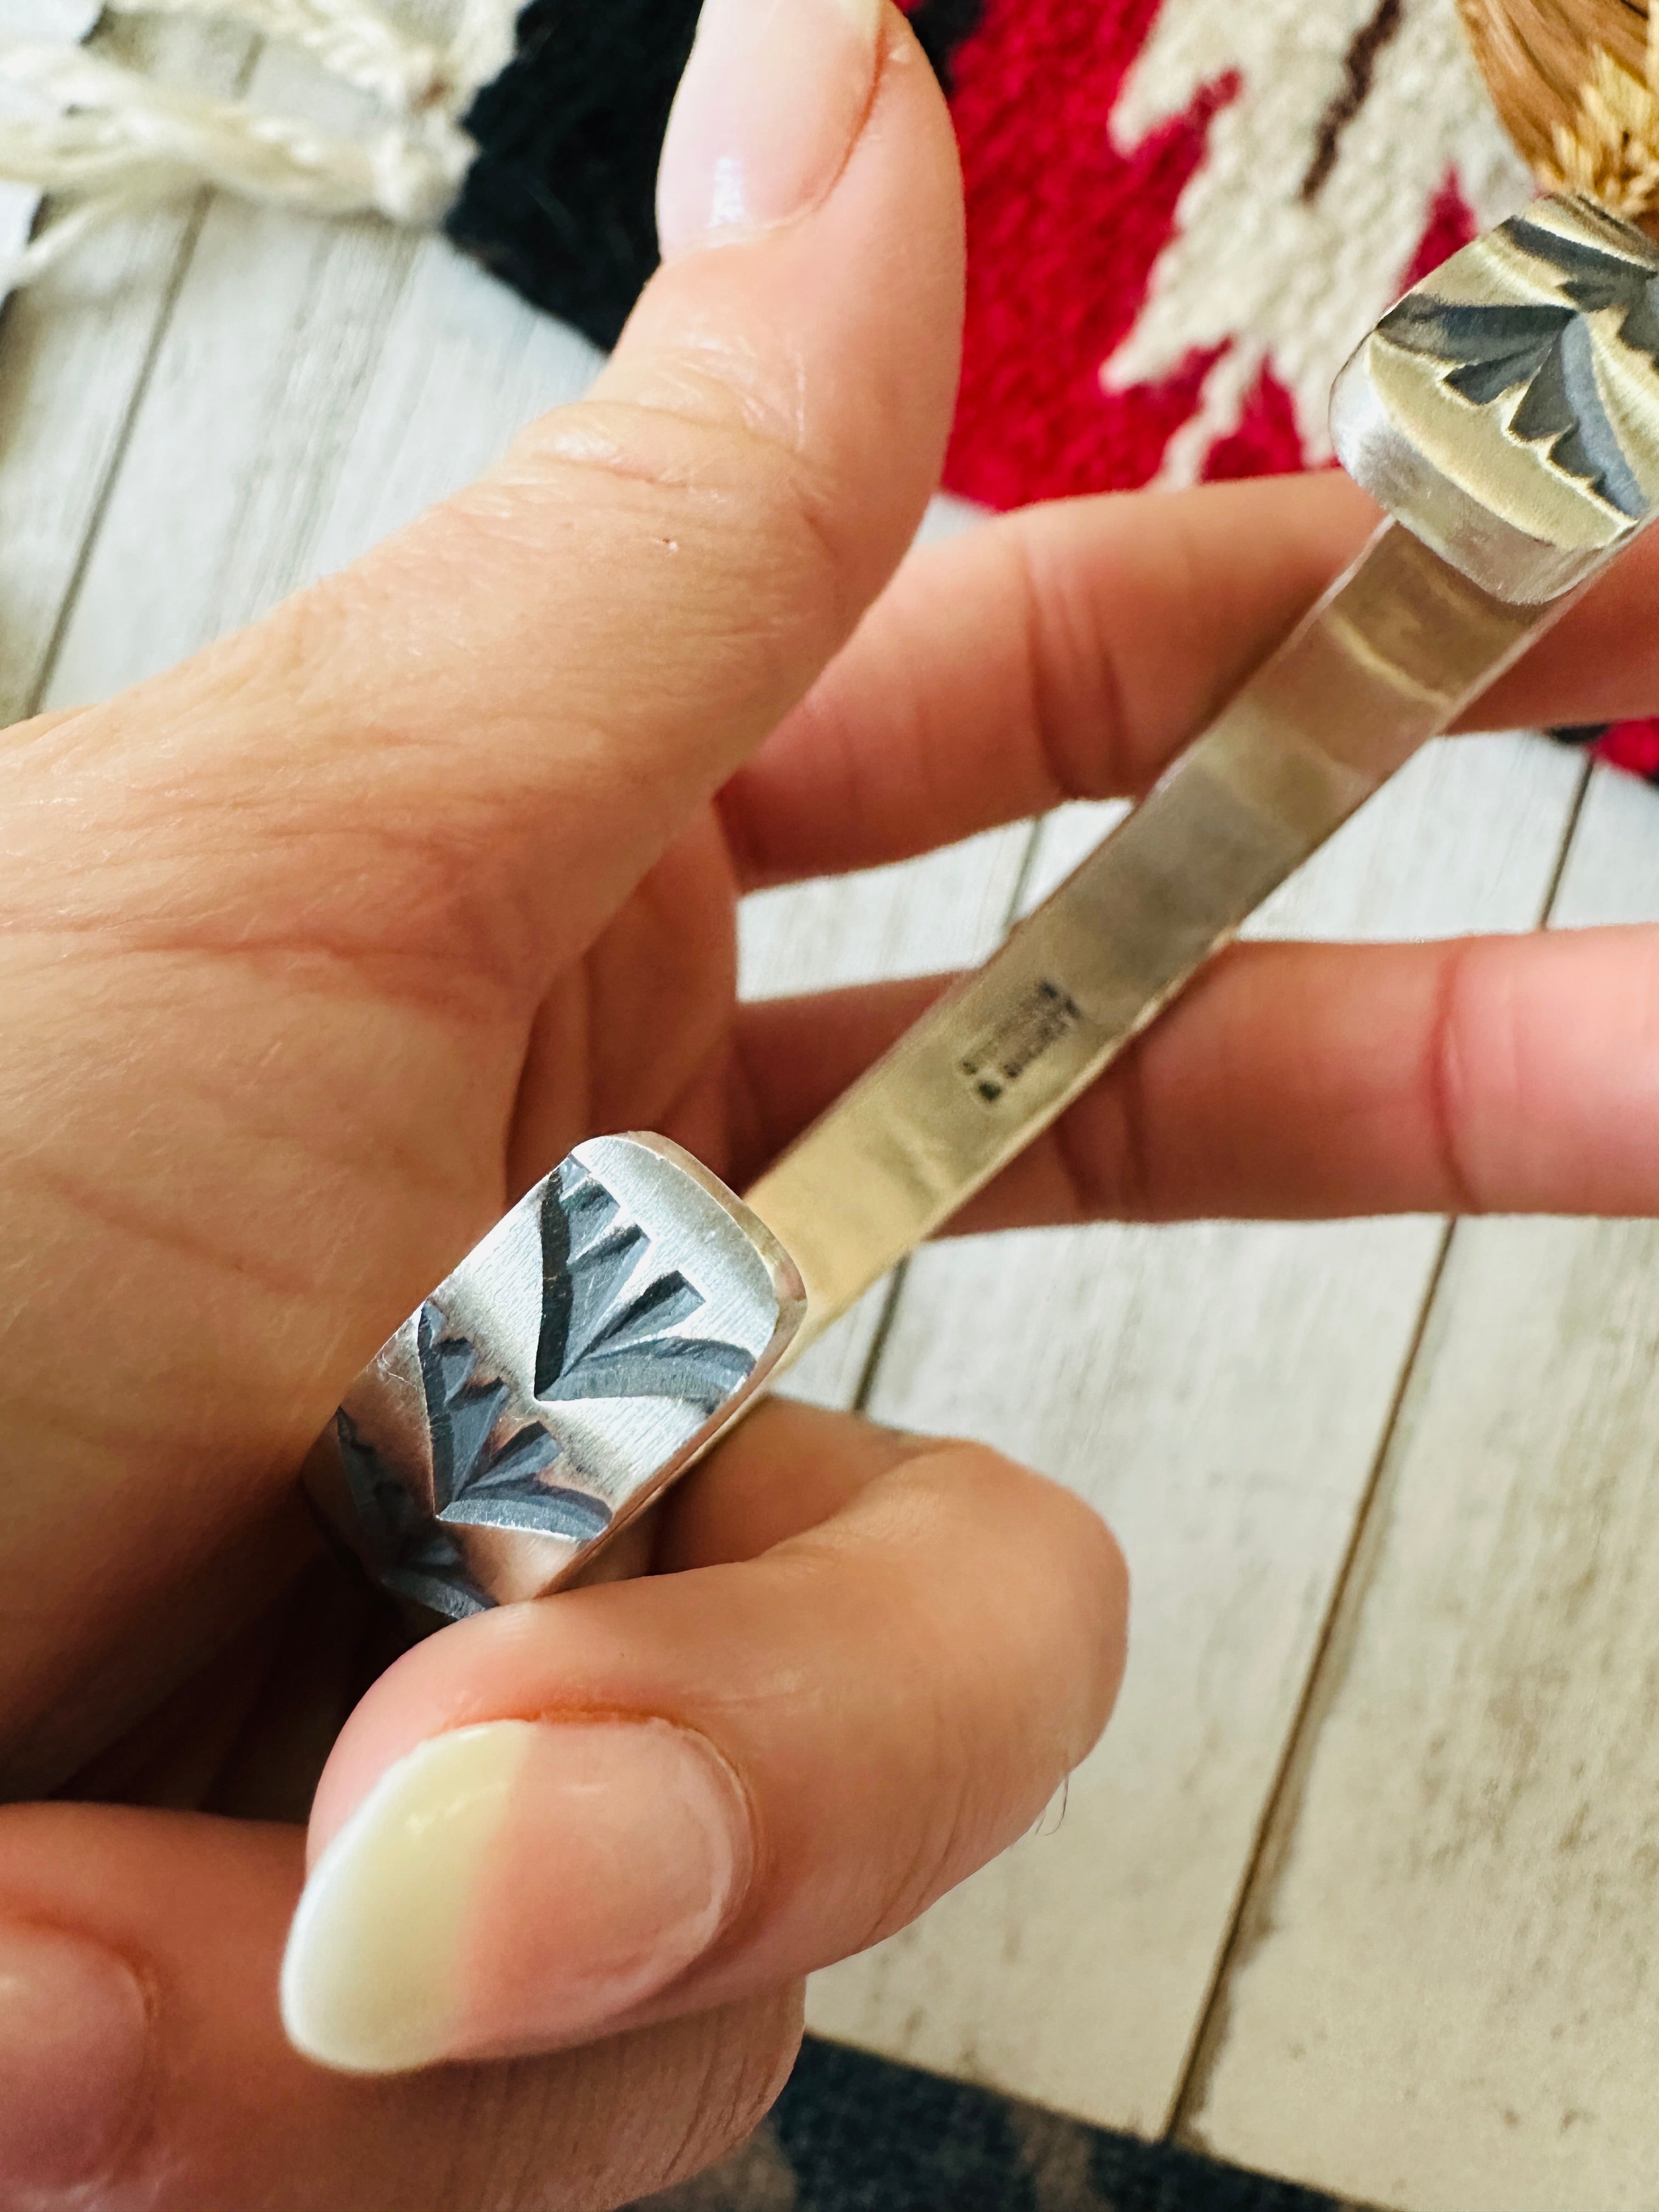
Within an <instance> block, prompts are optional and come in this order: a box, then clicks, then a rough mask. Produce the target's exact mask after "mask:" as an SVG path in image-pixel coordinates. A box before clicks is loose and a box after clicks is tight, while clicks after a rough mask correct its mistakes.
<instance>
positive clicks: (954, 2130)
mask: <svg viewBox="0 0 1659 2212" xmlns="http://www.w3.org/2000/svg"><path fill="white" fill-rule="evenodd" d="M632 2212H1358V2208H1355V2207H1352V2206H1350V2205H1339V2204H1338V2203H1336V2202H1335V2200H1334V2199H1333V2198H1331V2197H1322V2196H1320V2195H1319V2194H1317V2192H1316V2191H1313V2190H1309V2189H1299V2188H1297V2186H1296V2185H1295V2184H1294V2183H1293V2182H1288V2181H1275V2180H1272V2179H1269V2178H1268V2177H1267V2176H1266V2175H1263V2174H1256V2173H1245V2172H1241V2170H1240V2169H1239V2168H1238V2167H1237V2166H1222V2165H1220V2164H1218V2163H1217V2162H1216V2161H1215V2160H1212V2159H1207V2158H1199V2157H1196V2156H1194V2154H1193V2153H1192V2152H1190V2151H1186V2150H1181V2149H1178V2148H1174V2147H1172V2146H1170V2145H1168V2144H1164V2143H1143V2142H1135V2141H1134V2140H1133V2138H1132V2137H1130V2136H1117V2135H1109V2134H1107V2133H1105V2132H1104V2131H1103V2130H1101V2129H1098V2128H1091V2127H1085V2125H1084V2124H1083V2122H1082V2121H1080V2120H1068V2119H1066V2118H1063V2117H1062V2116H1060V2114H1058V2113H1054V2112H1041V2111H1039V2110H1038V2109H1037V2107H1036V2106H1034V2105H1022V2104H1018V2103H1017V2102H1016V2101H1015V2100H1013V2099H1012V2098H1006V2097H994V2096H991V2095H989V2094H987V2092H986V2091H984V2090H983V2089H974V2088H969V2087H965V2086H964V2085H963V2084H962V2083H960V2082H955V2081H936V2080H934V2079H933V2077H932V2076H931V2075H926V2074H919V2073H916V2072H915V2071H914V2070H913V2069H911V2068H909V2067H908V2066H894V2065H890V2064H889V2063H887V2061H886V2060H884V2059H880V2058H870V2057H866V2056H865V2055H864V2054H863V2053H862V2052H860V2051H843V2050H841V2049H838V2048H837V2047H836V2045H834V2044H829V2043H819V2042H816V2041H814V2040H813V2039H811V2037H809V2038H808V2039H807V2041H806V2043H805V2045H804V2046H803V2048H802V2051H801V2055H800V2059H799V2063H798V2064H797V2066H796V2068H795V2070H794V2073H793V2076H792V2077H791V2079H790V2082H789V2086H788V2087H787V2089H786V2090H785V2091H784V2093H783V2094H782V2096H781V2098H780V2099H779V2100H778V2103H777V2106H776V2107H775V2111H774V2112H773V2114H772V2117H771V2118H770V2120H769V2121H768V2123H767V2124H766V2125H765V2126H764V2127H763V2128H762V2129H761V2130H759V2132H758V2133H757V2135H756V2136H754V2137H753V2138H752V2139H751V2140H750V2142H747V2143H746V2144H744V2147H743V2148H742V2149H741V2150H739V2151H738V2152H737V2154H735V2155H734V2156H733V2157H732V2158H730V2159H728V2160H726V2162H725V2164H724V2165H723V2166H720V2167H718V2168H717V2169H716V2170H715V2171H714V2172H712V2173H707V2174H704V2175H703V2176H702V2178H701V2179H699V2180H696V2181H691V2182H687V2183H686V2184H685V2185H684V2186H683V2187H682V2188H679V2189H671V2190H668V2191H665V2193H664V2194H663V2195H661V2196H659V2197H648V2198H647V2199H646V2200H645V2201H644V2202H643V2203H641V2204H638V2205H635V2206H634V2207H633V2208H632Z"/></svg>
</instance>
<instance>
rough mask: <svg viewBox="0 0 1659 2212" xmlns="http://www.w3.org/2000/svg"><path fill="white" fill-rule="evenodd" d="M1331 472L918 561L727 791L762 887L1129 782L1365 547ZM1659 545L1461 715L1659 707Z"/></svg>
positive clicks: (1497, 719) (1129, 503) (1053, 509)
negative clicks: (1656, 602)
mask: <svg viewBox="0 0 1659 2212" xmlns="http://www.w3.org/2000/svg"><path fill="white" fill-rule="evenodd" d="M1376 520H1377V511H1376V507H1374V506H1373V505H1372V503H1371V502H1370V500H1369V499H1368V498H1367V497H1366V496H1365V495H1364V493H1363V492H1361V491H1360V490H1359V489H1358V488H1357V487H1356V486H1355V485H1354V484H1353V483H1351V482H1350V481H1349V480H1348V478H1347V477H1344V476H1341V475H1339V474H1335V473H1330V472H1326V473H1322V474H1319V475H1316V476H1311V477H1278V478H1272V477H1270V478H1265V479H1260V480H1258V481H1256V482H1255V483H1226V484H1206V485H1204V486H1201V487H1200V488H1199V489H1195V490H1192V491H1185V492H1174V493H1171V492H1137V493H1130V494H1127V495H1126V494H1111V495H1105V496H1103V497H1099V498H1094V499H1079V500H1066V501H1055V502H1054V503H1053V504H1051V505H1048V506H1043V507H1027V508H1024V509H1022V510H1020V511H1019V512H1018V513H1013V514H1011V515H1007V516H1005V517H1004V518H1003V519H1002V520H1000V521H998V522H995V523H994V524H991V525H989V526H987V527H985V528H983V529H981V530H977V531H974V532H969V534H968V535H967V536H965V537H963V538H957V539H956V540H954V541H953V542H952V543H951V544H948V545H945V546H939V547H930V548H928V549H927V550H924V551H922V552H920V553H918V554H916V555H915V556H912V558H911V560H910V561H908V562H907V563H906V564H905V566H904V568H902V570H901V571H900V573H899V574H898V576H897V577H896V579H895V580H894V582H893V584H892V585H891V586H890V588H889V589H888V591H887V592H885V593H884V596H883V597H882V599H880V600H879V601H878V603H877V605H875V606H874V607H872V609H871V611H870V613H869V614H868V615H867V616H866V618H865V621H864V623H862V625H861V626H860V629H859V631H858V633H857V635H856V636H855V637H854V640H853V641H852V643H851V644H850V645H849V646H848V647H847V649H846V651H845V652H844V653H842V654H841V656H840V657H839V659H837V660H836V662H835V663H834V664H833V665H831V666H830V667H829V669H828V670H827V671H826V672H825V674H824V675H823V678H821V679H820V681H819V682H818V683H817V684H816V685H815V686H814V688H813V690H811V693H810V694H809V695H808V696H807V697H806V698H805V700H804V701H803V702H801V704H800V706H799V708H796V709H795V711H794V712H793V714H791V715H790V716H789V717H788V718H787V720H785V721H784V722H783V723H782V724H781V726H780V727H779V728H778V729H777V730H776V731H775V732H774V734H773V735H772V737H771V738H769V740H768V741H767V743H766V744H764V745H763V747H762V748H761V750H759V751H758V752H757V754H756V755H755V756H754V757H753V758H752V759H751V760H750V761H748V762H746V763H744V766H743V767H742V768H741V769H738V772H737V773H736V775H733V777H732V780H731V781H730V782H729V783H728V784H727V786H726V788H725V790H724V791H723V793H721V797H720V807H721V811H722V814H723V817H724V818H725V821H726V828H727V830H728V833H729V834H730V836H731V839H732V845H733V847H734V848H735V850H736V852H737V854H738V857H739V860H740V861H741V863H742V866H743V868H744V880H745V882H746V884H747V885H748V887H750V888H751V889H754V888H758V887H760V886H762V885H763V884H775V883H783V882H789V881H792V880H793V879H795V878H799V877H801V876H809V875H828V874H834V873H836V872H839V871H841V870H843V869H850V868H865V867H874V866H880V865H881V864H883V863H884V862H887V861H891V860H905V859H908V858H909V857H910V856H912V855H913V854H917V853H922V852H927V851H930V850H932V849H933V847H935V846H938V845H945V844H951V843H954V842H956V841H957V839H958V838H962V837H968V836H973V835H975V833H976V832H977V831H979V830H981V829H991V828H993V827H994V826H996V825H997V824H999V823H1005V822H1014V821H1019V820H1021V819H1023V818H1024V817H1027V816H1029V815H1033V814H1040V813H1042V812H1044V811H1047V810H1048V808H1049V807H1051V806H1056V805H1060V803H1061V802H1062V801H1063V800H1066V799H1115V798H1121V797H1132V796H1134V795H1136V794H1138V793H1140V792H1142V791H1144V790H1145V789H1146V787H1148V786H1149V785H1150V784H1151V783H1152V781H1153V780H1154V778H1155V777H1157V776H1158V775H1159V774H1161V773H1162V771H1163V769H1164V768H1165V767H1166V766H1167V765H1168V764H1169V762H1170V759H1171V758H1172V757H1173V756H1174V755H1175V754H1176V752H1177V751H1178V750H1180V748H1181V747H1182V745H1184V744H1187V743H1188V741H1189V740H1190V739H1191V738H1194V737H1195V736H1196V735H1197V734H1198V732H1200V730H1201V729H1202V728H1203V727H1204V726H1205V725H1206V722H1207V721H1209V720H1210V719H1211V718H1212V715H1214V714H1216V713H1217V712H1218V709H1219V708H1221V707H1222V706H1223V705H1225V702H1226V701H1227V699H1228V698H1229V697H1230V696H1231V694H1232V692H1233V691H1234V690H1236V689H1237V686H1238V685H1239V684H1241V683H1242V682H1243V680H1244V678H1246V677H1247V676H1249V674H1250V672H1251V671H1252V670H1254V669H1255V668H1256V667H1257V666H1258V665H1260V664H1261V661H1262V660H1264V659H1266V658H1267V654H1268V653H1271V652H1272V650H1273V647H1275V646H1276V645H1277V644H1278V643H1279V641H1280V640H1281V639H1282V638H1283V637H1284V636H1285V635H1286V633H1287V632H1288V631H1289V630H1290V629H1291V628H1292V627H1293V625H1294V624H1295V623H1296V622H1297V619H1298V617H1300V616H1301V615H1302V614H1304V612H1305V611H1306V610H1307V609H1308V607H1310V605H1312V603H1313V602H1314V600H1315V599H1317V598H1318V597H1319V595H1320V593H1321V592H1322V591H1323V590H1324V589H1325V587H1326V586H1327V585H1328V584H1329V583H1330V582H1331V581H1332V580H1333V579H1334V577H1335V576H1337V575H1338V574H1340V571H1341V570H1342V568H1344V567H1346V564H1347V563H1348V562H1350V561H1351V560H1352V558H1353V557H1354V556H1355V555H1356V554H1357V553H1358V551H1359V550H1360V548H1361V547H1362V546H1363V545H1364V542H1365V538H1366V537H1367V535H1368V533H1369V532H1370V531H1371V530H1372V529H1374V528H1375V526H1376ZM1656 583H1659V537H1653V538H1648V539H1647V540H1645V541H1644V543H1643V544H1640V545H1638V547H1636V548H1635V549H1633V550H1632V552H1631V553H1629V554H1628V555H1626V557H1625V558H1624V559H1622V560H1621V561H1620V562H1618V563H1617V564H1616V565H1615V566H1614V567H1613V569H1612V570H1611V571H1610V572H1609V573H1608V574H1607V576H1605V577H1604V578H1603V579H1602V580H1601V581H1600V582H1599V583H1598V584H1597V585H1596V586H1595V589H1594V590H1593V591H1591V592H1589V594H1588V595H1587V596H1586V598H1585V599H1583V602H1582V603H1581V604H1580V605H1578V606H1577V607H1575V608H1574V609H1572V610H1571V612H1569V613H1568V614H1567V615H1566V616H1565V617H1564V618H1563V619H1562V621H1561V622H1560V623H1559V624H1558V625H1557V626H1556V627H1555V628H1554V629H1552V630H1550V631H1548V632H1547V633H1546V635H1544V637H1543V638H1542V639H1541V641H1540V642H1539V643H1538V644H1537V645H1536V646H1535V647H1534V648H1533V649H1532V651H1531V652H1530V653H1528V654H1527V655H1526V656H1525V658H1524V659H1522V660H1521V661H1520V662H1519V663H1518V664H1517V665H1516V667H1515V668H1513V669H1512V670H1510V671H1509V672H1508V673H1507V674H1506V675H1504V677H1502V678H1500V679H1499V680H1498V683H1497V684H1495V685H1494V686H1493V688H1492V690H1491V691H1490V692H1489V693H1488V694H1487V695H1486V696H1485V697H1484V698H1482V699H1481V700H1480V701H1479V702H1477V705H1476V706H1475V708H1474V709H1473V710H1472V711H1471V713H1470V714H1468V716H1467V717H1466V718H1465V726H1468V727H1469V728H1478V729H1503V728H1509V727H1512V726H1516V725H1520V726H1530V725H1537V724H1543V725H1554V724H1562V723H1583V722H1597V721H1607V720H1614V719H1616V718H1618V717H1620V716H1623V715H1629V714H1644V713H1646V712H1648V711H1650V709H1651V708H1653V707H1654V706H1655V705H1656V703H1659V642H1656V639H1655V635H1654V631H1653V625H1652V623H1651V619H1650V609H1651V606H1652V604H1653V599H1654V594H1655V587H1656Z"/></svg>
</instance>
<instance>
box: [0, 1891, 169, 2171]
mask: <svg viewBox="0 0 1659 2212" xmlns="http://www.w3.org/2000/svg"><path fill="white" fill-rule="evenodd" d="M148 2049H149V2018H148V2012H147V2008H146V2006H145V2003H144V1993H143V1990H142V1988H141V1987H140V1986H139V1983H138V1978H137V1975H136V1974H134V1972H132V1969H131V1967H130V1966H128V1965H127V1964H126V1963H125V1960H121V1959H119V1958H118V1957H117V1956H116V1954H114V1952H112V1951H106V1949H105V1948H103V1946H102V1945H101V1944H98V1943H88V1942H85V1941H84V1940H83V1939H82V1937H81V1936H69V1935H65V1934H64V1932H63V1931H62V1930H61V1929H55V1928H40V1927H33V1926H27V1925H25V1924H23V1923H17V1922H14V1923H9V1924H4V1925H0V2204H3V2205H13V2204H16V2205H27V2206H29V2207H30V2208H32V2212H33V2209H34V2208H39V2212H46V2208H49V2207H51V2206H52V2205H55V2204H57V2203H60V2202H61V2203H64V2204H65V2205H67V2204H69V2203H71V2202H72V2203H76V2204H77V2205H79V2204H82V2203H84V2202H85V2201H86V2199H85V2197H84V2195H83V2192H84V2191H85V2190H86V2188H87V2186H88V2184H90V2183H92V2182H94V2181H95V2180H96V2179H98V2178H99V2177H100V2175H101V2174H103V2173H106V2172H107V2171H108V2167H109V2164H110V2161H111V2160H112V2157H113V2156H114V2155H115V2154H116V2153H117V2152H118V2150H119V2148H120V2147H121V2144H122V2142H123V2139H124V2138H125V2136H127V2135H128V2134H129V2133H130V2132H131V2130H132V2128H133V2126H134V2124H135V2121H136V2118H137V2108H138V2100H139V2098H140V2096H141V2094H142V2092H143V2079H144V2066H145V2058H146V2056H147V2053H148Z"/></svg>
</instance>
